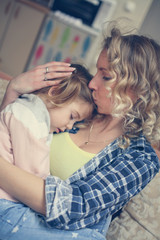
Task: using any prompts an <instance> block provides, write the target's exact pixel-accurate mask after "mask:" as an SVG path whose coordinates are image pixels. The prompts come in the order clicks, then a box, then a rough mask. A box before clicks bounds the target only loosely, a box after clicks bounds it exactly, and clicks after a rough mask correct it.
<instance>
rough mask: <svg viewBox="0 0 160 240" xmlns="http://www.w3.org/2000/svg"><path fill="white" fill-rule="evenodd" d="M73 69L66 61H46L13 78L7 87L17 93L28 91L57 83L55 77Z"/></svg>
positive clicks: (68, 72)
mask: <svg viewBox="0 0 160 240" xmlns="http://www.w3.org/2000/svg"><path fill="white" fill-rule="evenodd" d="M74 70H75V69H74V68H72V67H70V64H68V63H64V62H50V63H46V64H44V65H40V66H37V67H35V68H33V69H31V70H29V71H27V72H25V73H22V74H20V75H19V76H17V77H15V78H13V79H12V80H11V82H10V84H9V86H8V87H9V88H10V90H12V91H15V92H16V93H17V95H21V94H24V93H30V92H33V91H35V90H38V89H40V88H44V87H47V86H52V85H55V84H57V79H60V78H63V77H67V76H69V75H71V74H72V72H73V71H74ZM55 79H56V81H55ZM53 80H54V81H53Z"/></svg>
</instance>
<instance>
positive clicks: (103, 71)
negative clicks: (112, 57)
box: [89, 50, 115, 114]
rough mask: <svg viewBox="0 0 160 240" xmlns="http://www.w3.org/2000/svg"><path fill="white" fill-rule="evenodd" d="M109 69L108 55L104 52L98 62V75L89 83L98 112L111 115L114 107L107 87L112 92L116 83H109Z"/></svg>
mask: <svg viewBox="0 0 160 240" xmlns="http://www.w3.org/2000/svg"><path fill="white" fill-rule="evenodd" d="M108 68H109V66H108V60H107V53H106V50H103V51H102V52H101V53H100V55H99V58H98V61H97V73H96V75H95V76H94V77H93V79H92V80H91V81H90V83H89V88H91V89H92V90H93V94H92V95H93V99H94V101H95V104H96V105H97V108H98V112H99V113H103V114H111V113H112V107H113V99H112V96H111V94H110V91H109V90H107V89H106V87H109V88H111V90H112V89H113V87H114V85H115V83H109V82H108V81H109V80H110V74H109V71H108ZM107 82H108V83H107Z"/></svg>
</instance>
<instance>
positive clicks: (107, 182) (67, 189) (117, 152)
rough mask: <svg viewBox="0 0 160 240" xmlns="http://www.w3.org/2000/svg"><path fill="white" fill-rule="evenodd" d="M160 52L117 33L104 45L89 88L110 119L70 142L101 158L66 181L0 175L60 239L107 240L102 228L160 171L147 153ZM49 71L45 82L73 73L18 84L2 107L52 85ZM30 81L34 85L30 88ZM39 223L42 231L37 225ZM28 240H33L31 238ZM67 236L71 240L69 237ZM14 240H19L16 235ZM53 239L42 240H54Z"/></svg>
mask: <svg viewBox="0 0 160 240" xmlns="http://www.w3.org/2000/svg"><path fill="white" fill-rule="evenodd" d="M156 46H157V45H156V43H155V42H154V41H152V40H150V39H148V38H145V37H143V36H137V35H128V36H122V35H121V34H120V31H119V30H118V29H115V28H114V29H112V31H111V37H107V38H106V39H105V40H104V45H103V49H102V51H101V53H100V56H99V58H98V61H97V73H96V75H95V76H94V77H93V79H92V80H91V82H90V84H89V87H90V88H91V89H92V90H93V98H94V101H95V103H96V105H97V109H98V112H99V113H101V114H104V115H105V118H104V119H93V122H92V124H91V125H90V126H88V127H86V128H85V129H80V130H79V131H78V132H77V134H75V135H71V139H72V141H73V142H74V143H75V144H76V145H77V146H78V147H79V148H80V149H82V150H84V151H86V152H90V153H95V154H96V155H95V156H94V157H93V158H92V159H91V160H90V161H89V162H87V163H86V164H85V165H84V166H83V167H81V168H80V169H78V170H77V171H76V172H75V173H73V174H72V175H71V176H70V177H69V178H67V179H66V180H65V181H64V180H61V179H60V178H57V177H54V176H49V177H48V178H47V179H46V181H45V182H44V181H43V180H42V179H40V178H37V177H34V176H31V175H30V174H28V173H25V172H23V171H22V170H20V169H17V168H16V167H14V166H11V165H9V164H8V163H7V162H5V161H3V160H2V159H1V160H0V164H1V169H3V171H2V170H0V186H1V187H2V188H3V189H4V190H5V191H7V192H9V193H10V194H11V195H13V196H14V197H15V198H17V199H18V200H19V201H22V202H23V203H25V204H26V205H28V206H29V207H31V208H32V209H34V210H35V211H37V212H39V213H41V214H44V215H46V220H47V223H48V224H49V225H50V226H51V227H53V228H54V229H52V230H53V231H52V236H56V239H61V238H62V234H63V233H64V232H63V230H57V229H56V228H59V229H67V230H71V233H72V234H75V235H74V236H76V237H77V239H85V238H84V235H85V237H86V239H87V237H88V239H94V236H95V234H96V233H97V234H98V235H96V237H97V239H105V236H104V235H105V233H106V232H103V231H104V229H105V228H103V227H102V224H103V226H104V224H105V221H106V219H107V218H108V217H109V216H111V215H112V214H114V213H115V212H117V211H118V210H119V209H120V208H122V207H123V206H124V205H125V204H126V203H127V202H128V201H129V200H130V199H131V197H133V196H134V195H136V194H137V193H139V192H140V191H141V190H142V189H143V188H144V187H145V186H146V185H147V184H148V183H149V182H150V180H151V179H152V178H153V177H154V176H155V174H156V173H157V172H158V171H159V161H158V157H157V156H156V154H155V152H154V150H153V148H152V147H151V145H150V143H151V144H153V145H156V146H158V144H159V138H160V137H159V136H160V135H159V131H160V101H159V100H160V99H159V96H160V78H159V74H158V73H159V66H158V61H157V57H156ZM46 67H47V69H48V70H49V73H46V77H47V79H51V78H55V76H56V77H57V74H59V75H60V73H59V71H63V70H64V71H65V70H67V71H69V67H67V66H64V65H63V66H61V67H57V65H55V64H54V63H51V65H49V64H47V65H42V66H40V67H38V68H36V69H34V70H33V71H29V72H28V73H25V74H23V75H21V76H20V77H18V78H15V79H14V80H13V81H12V82H11V84H10V85H9V87H8V90H7V92H6V96H5V101H4V103H3V105H5V104H7V103H8V102H10V101H11V99H12V100H14V99H15V97H17V95H19V94H21V93H23V91H25V90H24V89H25V86H24V85H26V86H27V91H31V90H32V91H33V90H35V89H36V88H39V87H44V85H45V86H46V85H47V84H54V83H52V82H49V81H43V80H44V74H45V68H46ZM56 70H57V71H58V73H57V72H56ZM35 76H36V77H35ZM61 76H62V75H60V77H61ZM35 78H36V81H35V80H34V79H35ZM27 79H30V81H32V80H34V81H32V84H29V83H27V82H26V80H27ZM37 79H38V84H37ZM35 83H36V84H35ZM19 84H20V85H19ZM36 85H38V86H36ZM28 87H29V88H30V89H29V90H28ZM9 93H10V94H9ZM149 141H150V143H149ZM8 171H10V173H11V174H10V175H9V176H8V175H7V172H8ZM13 174H14V175H16V176H17V178H15V177H13ZM19 178H20V179H21V181H20V182H19ZM26 183H27V184H26ZM15 186H16V190H15ZM45 206H46V211H45ZM27 209H29V208H27ZM32 215H33V212H32ZM35 215H36V214H35ZM36 216H37V215H36ZM35 219H36V217H35ZM35 221H36V224H37V222H38V220H35ZM35 221H34V223H35ZM98 223H99V225H98ZM32 224H33V223H32ZM32 224H30V229H32V228H31V225H32ZM100 226H101V228H102V229H103V230H102V229H100ZM36 227H37V225H36ZM42 228H43V230H44V228H45V226H44V225H43V227H42V226H40V225H39V227H38V230H37V231H36V232H34V235H33V232H32V239H36V237H37V236H39V235H40V236H42ZM81 228H84V229H81ZM93 228H94V229H93ZM96 228H97V229H98V230H99V231H98V232H96V231H95V229H96ZM78 229H81V230H79V231H77V230H78ZM91 229H92V230H93V231H92V232H91ZM87 231H88V232H87ZM17 232H18V231H16V233H17ZM46 232H47V233H48V231H47V230H46ZM84 232H85V234H84V235H83V233H84ZM81 233H82V235H81ZM25 234H26V235H24V236H27V237H28V238H29V236H30V235H29V234H30V232H26V233H25ZM38 234H39V235H38ZM54 234H55V235H54ZM64 234H65V235H64V236H65V238H66V239H67V236H68V235H67V234H68V231H66V232H65V233H64ZM89 234H92V237H91V236H90V235H89ZM60 235H61V236H60ZM93 235H94V236H93ZM17 236H18V237H19V236H20V235H18V233H17ZM27 237H26V239H27ZM49 237H50V236H48V238H46V236H45V239H51V238H49ZM96 237H95V238H96ZM11 239H14V238H13V236H12V238H11ZM15 239H16V238H15ZM17 239H18V238H17ZM42 239H44V235H43V237H42ZM68 239H69V238H68Z"/></svg>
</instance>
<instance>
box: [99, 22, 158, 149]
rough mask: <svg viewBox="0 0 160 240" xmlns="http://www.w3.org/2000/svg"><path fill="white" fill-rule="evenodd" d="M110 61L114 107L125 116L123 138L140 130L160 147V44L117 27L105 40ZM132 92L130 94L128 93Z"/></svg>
mask: <svg viewBox="0 0 160 240" xmlns="http://www.w3.org/2000/svg"><path fill="white" fill-rule="evenodd" d="M103 50H106V54H107V60H108V62H109V67H110V69H109V70H110V74H111V80H110V81H111V82H115V83H116V84H115V87H114V89H113V90H112V96H113V98H114V108H113V109H114V110H113V113H112V115H113V116H115V117H123V118H124V137H125V138H126V139H128V140H129V138H131V137H135V136H137V135H139V134H140V133H141V132H143V134H144V135H145V136H146V138H147V139H148V140H149V141H150V142H151V144H153V145H154V146H157V147H158V148H159V147H160V144H159V142H160V46H159V45H158V44H157V43H156V42H155V41H154V40H153V39H150V38H148V37H145V36H141V35H135V34H133V35H131V34H130V35H122V34H121V32H120V30H119V29H118V28H116V27H114V28H112V30H111V35H110V36H109V37H106V38H105V39H104V42H103ZM129 91H130V92H131V93H132V96H134V97H131V96H130V94H128V92H129Z"/></svg>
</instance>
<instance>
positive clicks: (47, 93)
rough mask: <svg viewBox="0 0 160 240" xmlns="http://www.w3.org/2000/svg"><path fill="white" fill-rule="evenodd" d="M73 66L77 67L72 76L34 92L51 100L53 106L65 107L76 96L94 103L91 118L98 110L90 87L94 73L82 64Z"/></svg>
mask: <svg viewBox="0 0 160 240" xmlns="http://www.w3.org/2000/svg"><path fill="white" fill-rule="evenodd" d="M71 66H72V67H74V68H76V70H75V71H74V72H73V73H72V74H71V76H69V77H66V78H64V79H63V80H61V82H60V83H58V84H57V85H54V86H52V87H46V88H42V89H39V90H37V91H35V92H33V93H34V94H37V95H39V96H41V97H42V98H43V99H45V101H48V102H50V106H51V108H56V107H63V106H65V105H67V104H69V103H71V102H73V101H74V100H75V99H76V98H79V99H81V100H83V101H84V102H87V103H89V104H91V105H92V107H93V114H91V116H90V117H89V118H88V119H91V118H92V117H93V116H94V115H95V112H96V110H95V109H96V105H95V103H94V101H93V98H92V91H91V90H90V89H89V87H88V84H89V82H90V81H91V79H92V75H91V74H90V73H89V71H88V70H87V69H86V68H85V67H84V66H82V65H80V64H72V65H71ZM53 81H54V80H53ZM94 110H95V111H94Z"/></svg>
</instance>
